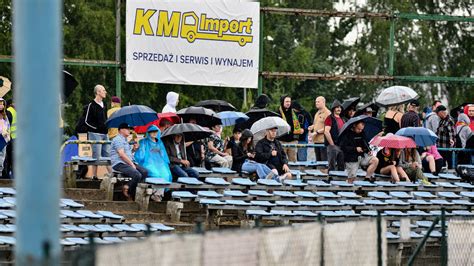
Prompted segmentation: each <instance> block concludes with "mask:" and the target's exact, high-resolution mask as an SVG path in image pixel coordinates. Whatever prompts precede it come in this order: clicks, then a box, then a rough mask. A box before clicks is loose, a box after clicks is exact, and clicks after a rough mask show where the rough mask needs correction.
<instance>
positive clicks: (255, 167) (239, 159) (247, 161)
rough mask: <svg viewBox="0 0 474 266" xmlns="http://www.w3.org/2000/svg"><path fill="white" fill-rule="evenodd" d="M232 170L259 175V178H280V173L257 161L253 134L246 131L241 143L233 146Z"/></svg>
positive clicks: (243, 133)
mask: <svg viewBox="0 0 474 266" xmlns="http://www.w3.org/2000/svg"><path fill="white" fill-rule="evenodd" d="M232 158H233V160H232V170H234V171H237V172H239V173H240V172H242V171H245V172H248V173H250V174H253V173H257V176H258V178H260V179H262V178H266V179H271V178H273V177H274V176H278V172H277V171H276V170H275V172H273V171H272V169H270V168H269V167H268V166H267V165H265V164H262V163H257V162H256V161H255V150H254V147H253V134H252V132H251V131H250V130H248V129H245V130H244V131H243V132H242V136H241V137H240V142H239V143H238V144H236V145H234V146H232Z"/></svg>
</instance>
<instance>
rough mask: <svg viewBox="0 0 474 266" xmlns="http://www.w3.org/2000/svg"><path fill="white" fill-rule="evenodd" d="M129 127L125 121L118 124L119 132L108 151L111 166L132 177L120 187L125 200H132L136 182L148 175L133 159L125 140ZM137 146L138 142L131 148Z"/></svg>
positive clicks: (128, 133) (134, 148) (135, 148)
mask: <svg viewBox="0 0 474 266" xmlns="http://www.w3.org/2000/svg"><path fill="white" fill-rule="evenodd" d="M131 129H133V128H132V127H131V126H129V125H127V124H125V123H122V124H120V125H119V127H118V133H119V134H118V135H117V136H116V137H115V138H114V139H113V140H112V150H111V152H110V155H111V156H110V159H111V161H112V168H113V169H114V170H115V171H118V172H120V173H122V174H124V175H125V176H129V177H131V178H132V179H131V180H130V181H129V182H128V184H126V185H124V186H123V188H122V193H123V195H124V196H125V198H127V200H133V199H134V198H135V192H136V189H137V185H138V183H140V182H141V181H143V180H145V179H146V178H147V176H148V171H147V170H146V169H145V168H143V167H142V166H140V165H138V164H137V163H135V162H134V161H133V158H134V157H133V156H132V148H131V147H130V144H129V143H128V142H127V138H128V137H129V136H130V130H131ZM138 148H139V144H138V143H135V144H134V145H133V150H137V149H138Z"/></svg>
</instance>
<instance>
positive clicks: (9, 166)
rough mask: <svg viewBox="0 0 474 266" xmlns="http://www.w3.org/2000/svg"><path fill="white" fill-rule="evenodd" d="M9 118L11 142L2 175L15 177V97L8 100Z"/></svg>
mask: <svg viewBox="0 0 474 266" xmlns="http://www.w3.org/2000/svg"><path fill="white" fill-rule="evenodd" d="M7 105H8V108H7V112H6V115H7V118H8V121H9V123H10V142H9V143H8V145H7V149H6V156H5V161H4V162H3V171H2V177H3V178H6V179H11V178H12V177H13V157H14V151H15V150H14V147H15V146H14V144H15V139H16V117H17V116H16V109H15V104H14V102H13V99H11V100H9V101H8V102H7Z"/></svg>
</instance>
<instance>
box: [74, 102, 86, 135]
mask: <svg viewBox="0 0 474 266" xmlns="http://www.w3.org/2000/svg"><path fill="white" fill-rule="evenodd" d="M88 106H89V105H84V107H83V108H82V116H81V117H80V118H79V120H78V121H77V123H76V127H75V128H74V129H75V131H76V135H77V134H79V133H87V131H88V127H87V125H86V112H87V107H88Z"/></svg>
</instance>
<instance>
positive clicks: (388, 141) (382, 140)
mask: <svg viewBox="0 0 474 266" xmlns="http://www.w3.org/2000/svg"><path fill="white" fill-rule="evenodd" d="M370 144H371V145H374V146H378V147H384V148H392V149H405V148H416V143H415V141H414V140H413V139H411V138H407V137H403V136H398V135H393V134H388V135H386V136H384V137H375V138H374V139H372V141H370Z"/></svg>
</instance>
